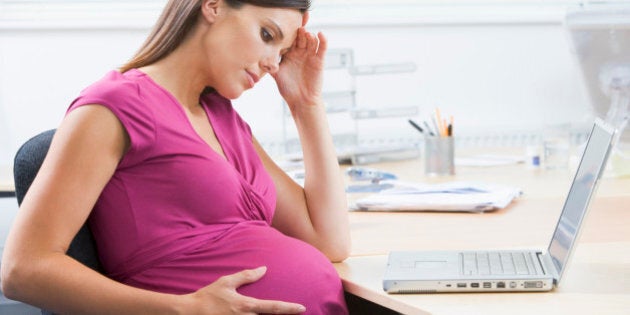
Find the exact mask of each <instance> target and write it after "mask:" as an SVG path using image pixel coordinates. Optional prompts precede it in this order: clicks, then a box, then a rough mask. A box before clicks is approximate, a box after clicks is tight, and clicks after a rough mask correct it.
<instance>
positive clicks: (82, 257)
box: [13, 129, 103, 315]
mask: <svg viewBox="0 0 630 315" xmlns="http://www.w3.org/2000/svg"><path fill="white" fill-rule="evenodd" d="M54 134H55V129H51V130H48V131H44V132H42V133H40V134H38V135H36V136H34V137H33V138H31V139H29V140H28V141H26V142H25V143H24V144H23V145H22V146H21V147H20V149H19V150H18V151H17V153H16V154H15V160H14V163H13V179H14V181H15V195H16V197H17V202H18V205H21V204H22V200H24V195H26V192H27V191H28V189H29V187H30V186H31V183H33V180H34V179H35V175H37V172H38V171H39V168H40V167H41V166H42V162H43V161H44V158H45V157H46V154H47V153H48V148H49V147H50V142H51V141H52V138H53V136H54ZM67 254H68V256H70V257H72V258H74V259H76V260H77V261H79V262H80V263H82V264H84V265H86V266H88V267H90V268H92V269H94V270H96V271H98V272H100V273H103V269H102V267H101V264H100V262H99V260H98V254H97V252H96V245H95V243H94V238H93V236H92V232H91V231H90V228H89V227H88V226H87V224H84V225H83V226H82V227H81V229H80V230H79V232H77V235H76V236H75V237H74V239H73V240H72V243H71V244H70V247H69V248H68V252H67ZM42 314H43V315H50V314H52V313H50V312H48V311H46V310H42Z"/></svg>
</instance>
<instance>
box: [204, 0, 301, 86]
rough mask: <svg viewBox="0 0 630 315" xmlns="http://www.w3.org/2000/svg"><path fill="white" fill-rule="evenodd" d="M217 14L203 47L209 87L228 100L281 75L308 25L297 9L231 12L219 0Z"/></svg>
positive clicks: (249, 7)
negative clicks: (284, 62) (283, 63)
mask: <svg viewBox="0 0 630 315" xmlns="http://www.w3.org/2000/svg"><path fill="white" fill-rule="evenodd" d="M211 14H212V13H211ZM214 14H215V16H212V17H211V19H212V18H213V19H214V20H213V21H210V23H211V25H210V27H209V29H208V32H207V34H206V35H205V37H204V44H203V45H204V47H203V49H204V51H205V53H206V60H207V63H206V65H207V69H208V70H207V71H208V74H209V78H208V80H209V82H208V85H209V86H211V87H213V88H214V89H216V90H217V92H219V94H221V95H223V96H224V97H226V98H229V99H235V98H238V97H239V96H240V95H241V94H242V93H243V92H244V91H245V90H248V89H251V88H252V87H254V85H255V84H256V82H258V80H260V79H261V78H262V77H263V76H264V75H265V74H267V73H275V72H276V71H278V67H279V63H280V60H281V57H282V55H283V54H285V53H286V52H287V51H288V50H289V49H290V47H291V45H292V44H293V41H294V40H295V37H296V36H297V30H298V28H299V27H301V26H302V25H303V22H305V19H304V18H303V15H302V13H300V12H299V11H298V10H295V9H284V8H263V7H258V6H253V5H244V6H243V7H241V8H239V9H232V8H230V7H228V6H227V5H226V4H224V2H223V1H220V0H219V3H218V4H217V7H216V8H215V11H214ZM206 18H207V16H206Z"/></svg>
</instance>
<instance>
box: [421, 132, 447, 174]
mask: <svg viewBox="0 0 630 315" xmlns="http://www.w3.org/2000/svg"><path fill="white" fill-rule="evenodd" d="M424 172H425V174H426V175H427V176H444V175H455V139H454V137H425V138H424Z"/></svg>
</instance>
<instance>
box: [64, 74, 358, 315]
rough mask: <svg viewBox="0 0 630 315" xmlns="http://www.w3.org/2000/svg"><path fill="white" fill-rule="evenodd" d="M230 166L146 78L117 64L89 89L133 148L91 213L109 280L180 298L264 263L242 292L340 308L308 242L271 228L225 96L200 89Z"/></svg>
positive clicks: (256, 166) (327, 270) (256, 163)
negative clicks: (261, 274) (263, 268)
mask: <svg viewBox="0 0 630 315" xmlns="http://www.w3.org/2000/svg"><path fill="white" fill-rule="evenodd" d="M200 101H201V105H202V106H203V108H204V109H205V111H206V113H207V116H208V118H209V120H210V123H211V124H212V126H213V129H214V132H215V133H216V136H217V138H218V140H219V142H220V144H221V146H222V148H223V151H224V153H225V155H226V158H227V161H226V160H225V159H224V158H223V157H222V156H220V155H219V154H217V153H216V152H215V151H214V150H213V149H211V148H210V147H209V146H208V145H207V144H206V143H205V142H204V141H203V139H201V137H199V135H198V134H197V133H196V132H195V130H194V129H193V127H192V125H191V124H190V121H189V120H188V118H187V117H186V115H185V113H184V111H183V109H182V107H181V106H180V104H179V103H178V102H177V101H176V100H175V98H174V97H173V96H172V95H171V94H169V93H168V92H167V91H166V90H164V89H163V88H161V87H160V86H159V85H157V84H156V83H155V82H153V81H152V80H151V79H150V78H149V77H148V76H147V75H145V74H144V73H142V72H140V71H138V70H130V71H128V72H126V73H124V74H121V73H119V72H116V71H112V72H110V73H108V74H107V75H106V76H105V77H104V78H103V79H101V80H100V81H98V82H96V83H95V84H93V85H91V86H89V87H88V88H87V89H85V90H84V91H83V92H82V93H81V95H80V96H79V97H78V98H77V99H76V100H75V101H74V102H73V103H72V105H71V106H70V108H69V110H68V111H71V110H73V109H75V108H77V107H79V106H82V105H86V104H100V105H103V106H105V107H107V108H108V109H109V110H111V111H112V112H113V113H114V114H115V115H116V117H117V118H118V119H119V120H120V122H121V123H122V125H123V126H124V128H125V129H126V131H127V133H128V134H129V137H130V140H131V145H130V148H129V150H128V152H127V153H126V154H125V156H124V157H123V158H122V160H121V161H120V163H119V165H118V167H117V169H116V172H115V173H114V175H113V177H112V178H111V180H110V181H109V183H108V184H107V185H106V186H105V188H104V190H103V192H102V193H101V196H100V197H99V199H98V201H97V203H96V206H95V207H94V210H93V211H92V213H91V215H90V218H89V220H88V222H89V224H90V228H91V229H92V232H93V234H94V237H95V239H96V243H97V248H98V252H99V256H100V261H101V263H102V265H103V267H104V269H105V271H106V273H107V274H108V276H109V277H111V278H112V279H115V280H117V281H120V282H123V283H126V284H129V285H132V286H135V287H139V288H144V289H149V290H153V291H159V292H165V293H175V294H184V293H190V292H193V291H196V290H197V289H199V288H201V287H204V286H206V285H208V284H210V283H211V282H214V281H215V280H216V279H217V278H219V277H221V276H223V275H228V274H232V273H235V272H238V271H241V270H243V269H248V268H255V267H259V266H267V273H266V275H265V276H264V277H263V278H262V279H261V280H259V281H257V282H255V283H252V284H248V285H244V286H242V287H241V288H240V289H239V291H240V292H241V293H242V294H244V295H248V296H252V297H256V298H260V299H273V300H283V301H289V302H296V303H301V304H303V305H305V306H306V309H307V311H306V314H347V309H346V304H345V301H344V297H343V288H342V286H341V281H340V279H339V276H338V275H337V273H336V271H335V269H334V268H333V266H332V264H331V263H330V261H329V260H328V259H327V258H326V257H325V256H324V255H323V254H322V253H320V252H319V251H318V250H317V249H315V248H314V247H312V246H311V245H309V244H307V243H305V242H303V241H300V240H297V239H295V238H291V237H288V236H286V235H284V234H282V233H280V232H279V231H278V230H276V229H275V228H273V227H271V221H272V218H273V214H274V209H275V206H276V190H275V187H274V184H273V182H272V179H271V177H270V175H269V174H268V173H267V172H266V171H265V169H264V167H263V165H262V161H261V160H260V159H259V157H258V155H257V154H256V152H255V149H254V147H253V145H252V135H251V130H250V128H249V126H248V125H247V123H245V122H244V121H243V120H242V118H241V117H240V116H239V115H238V113H237V112H236V111H234V109H233V108H232V105H231V103H230V101H229V100H228V99H225V98H224V97H222V96H220V95H218V94H216V93H211V94H207V95H205V96H203V97H202V98H201V99H200Z"/></svg>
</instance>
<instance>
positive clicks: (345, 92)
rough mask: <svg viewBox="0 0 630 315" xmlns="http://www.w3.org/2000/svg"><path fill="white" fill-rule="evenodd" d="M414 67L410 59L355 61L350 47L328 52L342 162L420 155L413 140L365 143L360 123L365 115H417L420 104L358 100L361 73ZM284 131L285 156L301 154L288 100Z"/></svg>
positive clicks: (327, 85) (331, 111)
mask: <svg viewBox="0 0 630 315" xmlns="http://www.w3.org/2000/svg"><path fill="white" fill-rule="evenodd" d="M414 71H416V65H415V64H414V63H410V62H407V63H394V64H375V65H355V64H354V52H353V50H352V49H349V48H342V49H331V50H329V51H328V52H327V53H326V68H325V72H324V86H323V91H322V97H323V99H324V102H325V105H326V112H327V115H328V119H329V125H330V129H331V133H332V137H333V142H334V144H335V148H336V150H337V155H338V157H339V160H340V162H349V163H352V164H367V163H373V162H379V161H382V160H384V159H387V160H392V159H404V158H411V157H415V156H417V155H418V152H417V148H414V147H411V146H410V145H409V144H406V145H401V144H386V145H383V144H379V145H374V144H366V143H362V141H361V137H360V130H359V127H358V122H359V121H360V120H365V119H388V118H395V117H412V116H416V115H417V114H418V112H419V109H418V107H388V108H367V107H362V106H359V105H358V104H357V101H356V95H357V84H356V81H357V77H360V76H372V75H379V74H393V73H410V72H414ZM282 133H283V137H282V140H283V146H284V153H285V156H288V157H290V158H293V159H299V158H301V146H300V141H299V138H298V135H297V130H296V129H295V124H294V122H293V120H292V117H291V113H290V111H289V108H288V106H287V104H286V103H283V119H282Z"/></svg>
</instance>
